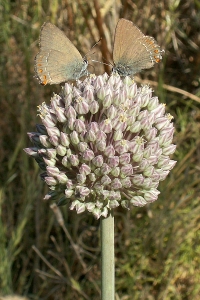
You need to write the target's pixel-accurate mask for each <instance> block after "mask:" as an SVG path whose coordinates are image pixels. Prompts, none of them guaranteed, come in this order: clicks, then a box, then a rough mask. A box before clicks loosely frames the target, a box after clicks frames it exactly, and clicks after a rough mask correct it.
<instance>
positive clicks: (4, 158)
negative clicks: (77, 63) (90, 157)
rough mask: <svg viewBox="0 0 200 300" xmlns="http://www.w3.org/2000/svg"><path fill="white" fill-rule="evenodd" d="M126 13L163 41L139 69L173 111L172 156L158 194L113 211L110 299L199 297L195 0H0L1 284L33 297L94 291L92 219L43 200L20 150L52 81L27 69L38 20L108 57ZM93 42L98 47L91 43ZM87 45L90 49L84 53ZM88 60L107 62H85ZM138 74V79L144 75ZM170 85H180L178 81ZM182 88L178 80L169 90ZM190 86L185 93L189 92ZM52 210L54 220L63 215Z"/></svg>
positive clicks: (198, 27)
mask: <svg viewBox="0 0 200 300" xmlns="http://www.w3.org/2000/svg"><path fill="white" fill-rule="evenodd" d="M120 17H124V18H127V19H129V20H131V21H133V22H134V23H135V24H136V25H137V26H138V27H139V28H140V29H141V30H142V32H143V33H145V34H147V35H151V36H154V37H155V38H156V40H157V41H158V44H159V45H160V46H161V47H162V48H164V49H165V56H164V59H163V61H162V63H161V64H159V65H157V66H155V67H154V68H153V69H150V70H146V71H143V72H142V73H141V74H138V75H137V77H136V81H138V82H141V83H142V82H144V80H147V81H151V84H152V86H153V87H154V90H155V93H156V94H157V95H158V96H159V98H160V100H161V101H162V102H165V103H167V107H168V112H170V113H171V114H172V115H173V116H174V117H175V118H174V122H175V125H176V130H177V132H176V134H175V143H176V144H177V151H176V153H175V156H174V159H176V160H178V163H177V165H176V167H175V168H174V170H173V171H172V172H171V173H170V174H171V175H170V176H169V177H168V178H167V179H166V180H165V181H164V182H163V183H162V185H161V186H160V189H161V195H160V196H159V200H158V201H157V202H155V203H153V204H151V205H149V206H146V207H144V208H135V209H133V210H132V211H131V212H129V213H128V214H127V212H125V211H123V210H118V211H117V212H116V225H115V234H116V237H115V241H116V299H120V300H132V299H136V300H137V299H138V300H153V299H157V300H163V299H164V300H169V299H173V300H179V299H180V300H197V299H199V294H200V269H199V265H200V247H199V241H200V233H199V232H200V230H199V215H200V214H199V213H200V205H199V199H200V148H199V145H200V135H199V128H200V125H199V122H200V110H199V104H198V101H199V97H200V89H199V78H200V68H199V64H200V52H199V44H200V33H199V32H200V23H199V18H200V5H199V2H198V1H192V0H189V1H171V0H170V1H158V0H154V1H150V0H148V1H146V0H145V1H144V0H143V1H141V0H140V1H139V0H138V1H132V0H124V1H120V0H116V1H114V0H112V1H109V0H107V1H105V0H102V1H97V0H93V1H85V0H78V1H74V0H62V1H61V0H57V1H56V0H55V1H30V0H18V1H11V0H2V1H1V3H0V32H1V34H0V52H1V54H0V103H1V110H0V128H1V130H0V145H1V147H0V165H1V168H0V184H1V185H0V214H1V219H0V293H1V294H2V295H9V294H13V293H16V294H20V295H24V296H27V297H28V298H29V299H50V300H51V299H55V300H62V299H67V300H68V299H69V300H70V299H74V300H76V299H77V300H81V299H88V300H89V299H90V300H91V299H100V270H99V260H100V248H99V231H98V227H99V222H98V221H96V220H94V219H93V217H91V216H88V215H87V214H81V215H78V216H77V215H76V213H75V212H70V213H68V208H67V207H63V208H62V210H61V213H62V217H63V220H64V223H63V222H60V221H59V220H57V218H56V216H57V211H55V208H54V206H51V208H50V205H51V204H52V203H47V202H43V201H42V199H43V196H44V195H45V191H44V189H45V188H46V187H45V186H44V185H43V183H42V182H41V181H40V178H39V170H38V167H37V165H36V164H35V163H34V162H33V160H32V159H29V157H27V155H26V154H25V153H24V152H23V151H22V149H23V148H25V147H27V145H28V143H29V141H28V138H27V135H26V132H27V131H34V130H35V129H34V126H35V123H37V122H38V118H37V116H36V106H37V105H38V104H41V103H42V102H43V101H44V100H45V101H47V102H48V101H49V100H50V97H51V95H52V93H53V92H59V90H60V87H59V86H46V87H43V86H40V85H39V84H38V82H37V80H35V79H34V78H33V76H34V71H33V69H34V56H35V55H36V53H37V52H38V43H37V40H38V37H39V31H40V27H41V25H42V24H43V23H44V22H45V21H50V22H52V23H54V24H55V25H57V26H59V28H60V29H62V30H64V31H65V32H66V34H67V35H68V37H69V38H70V39H71V40H72V42H73V43H74V44H75V46H76V47H77V48H78V49H79V51H81V53H82V54H83V55H85V54H86V53H88V51H90V49H91V47H92V46H93V45H94V44H95V42H97V41H98V40H99V38H100V37H101V38H102V40H101V43H99V44H98V45H97V46H96V47H95V48H94V49H92V50H91V52H90V53H89V54H88V58H90V60H91V59H96V60H99V61H102V60H103V59H104V60H105V61H109V62H112V46H113V37H114V30H115V25H116V23H117V21H118V19H119V18H120ZM94 52H95V53H94ZM92 53H94V54H92ZM93 66H94V68H93V67H90V72H94V73H96V74H102V73H103V72H104V71H107V72H109V71H110V68H108V66H104V65H102V64H98V63H93ZM145 82H146V81H145ZM173 87H175V88H176V89H174V88H173ZM177 88H178V90H177ZM188 93H190V94H192V95H193V96H192V95H190V94H188ZM59 222H60V223H59Z"/></svg>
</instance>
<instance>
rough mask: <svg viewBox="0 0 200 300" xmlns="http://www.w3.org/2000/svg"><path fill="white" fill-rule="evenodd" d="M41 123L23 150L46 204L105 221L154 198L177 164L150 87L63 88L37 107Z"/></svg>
mask: <svg viewBox="0 0 200 300" xmlns="http://www.w3.org/2000/svg"><path fill="white" fill-rule="evenodd" d="M39 115H40V117H41V120H42V123H43V125H41V124H40V125H37V132H33V133H29V134H28V135H29V138H30V139H31V141H32V142H33V145H34V147H32V148H26V149H25V151H26V153H27V154H29V155H30V156H32V157H33V158H34V159H35V160H36V161H37V163H38V164H39V166H40V168H41V169H42V170H44V173H42V174H41V178H42V179H43V180H44V181H45V182H46V183H47V185H48V186H49V189H50V191H49V193H48V194H47V195H46V196H45V198H44V199H46V200H49V199H53V200H55V199H57V200H58V205H64V204H66V203H68V202H69V203H70V209H76V211H77V213H81V212H84V211H85V210H88V211H89V212H91V213H92V214H93V215H94V216H95V217H96V218H100V217H101V216H104V217H106V216H107V215H108V213H109V211H110V210H112V209H114V208H115V207H118V206H119V205H121V206H122V207H124V208H127V209H129V208H130V207H131V206H144V205H146V204H148V203H151V202H154V201H155V200H157V198H158V195H159V193H160V192H159V191H158V190H157V188H158V185H159V182H160V181H162V180H164V179H165V178H166V177H167V175H168V174H169V172H170V170H171V169H172V168H173V167H174V166H175V164H176V161H174V160H170V157H169V155H171V154H173V153H174V151H175V149H176V146H175V145H173V144H172V139H173V134H174V126H173V123H172V116H171V115H169V114H166V113H165V105H164V104H160V103H159V101H158V98H157V97H153V96H152V90H151V88H150V87H149V86H147V85H145V86H142V87H137V85H136V83H134V82H133V81H132V80H131V79H130V78H129V77H125V78H124V79H121V78H120V76H119V75H117V74H112V75H111V76H110V77H109V76H108V75H107V74H104V75H102V76H95V75H92V76H90V77H88V78H86V79H85V80H84V81H83V82H81V81H77V86H76V87H75V86H73V85H71V84H69V83H66V84H65V86H64V87H63V89H62V91H61V93H60V95H56V94H54V96H53V97H52V99H51V103H50V105H46V104H45V103H43V104H42V105H40V106H39Z"/></svg>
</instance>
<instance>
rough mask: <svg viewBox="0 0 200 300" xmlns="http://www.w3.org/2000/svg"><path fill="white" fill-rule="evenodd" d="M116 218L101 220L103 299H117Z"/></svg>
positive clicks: (110, 216)
mask: <svg viewBox="0 0 200 300" xmlns="http://www.w3.org/2000/svg"><path fill="white" fill-rule="evenodd" d="M114 259H115V255H114V216H113V213H111V214H110V215H109V217H107V218H101V299H102V300H114V299H115V261H114Z"/></svg>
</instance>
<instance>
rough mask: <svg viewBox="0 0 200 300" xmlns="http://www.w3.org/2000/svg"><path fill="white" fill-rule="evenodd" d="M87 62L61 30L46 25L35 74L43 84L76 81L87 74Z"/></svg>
mask: <svg viewBox="0 0 200 300" xmlns="http://www.w3.org/2000/svg"><path fill="white" fill-rule="evenodd" d="M86 69H87V61H85V60H83V58H82V56H81V54H80V53H79V51H78V50H77V49H76V47H75V46H74V45H73V44H72V42H71V41H70V40H69V39H68V38H67V36H66V35H65V34H64V32H62V31H61V30H60V29H59V28H57V27H56V26H55V25H53V24H51V23H44V25H43V26H42V28H41V34H40V51H39V53H38V54H37V55H36V58H35V72H36V75H37V78H38V79H39V81H40V83H42V84H44V85H45V84H56V83H61V82H63V81H67V80H75V79H78V78H79V77H81V76H83V75H85V74H86V73H87V71H86Z"/></svg>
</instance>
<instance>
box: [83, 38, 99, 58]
mask: <svg viewBox="0 0 200 300" xmlns="http://www.w3.org/2000/svg"><path fill="white" fill-rule="evenodd" d="M101 40H102V38H100V39H99V40H98V41H97V42H96V43H95V44H94V45H93V46H92V48H91V49H90V50H89V51H88V52H87V53H86V54H85V56H84V58H87V55H88V53H90V52H91V50H92V49H93V48H94V47H95V46H96V45H97V44H98V43H99V42H100V41H101ZM94 53H95V52H93V53H92V54H94Z"/></svg>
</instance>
